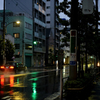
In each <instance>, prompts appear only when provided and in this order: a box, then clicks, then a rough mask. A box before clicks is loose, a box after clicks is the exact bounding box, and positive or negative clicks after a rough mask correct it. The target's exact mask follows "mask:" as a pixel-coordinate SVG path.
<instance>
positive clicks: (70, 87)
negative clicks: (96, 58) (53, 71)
mask: <svg viewBox="0 0 100 100" xmlns="http://www.w3.org/2000/svg"><path fill="white" fill-rule="evenodd" d="M92 80H93V77H91V74H84V77H83V78H82V77H80V78H77V80H69V79H68V80H67V81H66V82H65V84H64V88H63V89H64V97H65V98H66V97H71V95H73V97H79V95H80V96H81V94H83V92H84V91H89V88H91V83H92ZM74 99H75V98H74Z"/></svg>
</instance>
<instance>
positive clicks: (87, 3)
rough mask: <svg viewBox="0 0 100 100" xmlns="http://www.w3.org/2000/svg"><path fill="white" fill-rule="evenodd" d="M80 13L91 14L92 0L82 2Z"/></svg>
mask: <svg viewBox="0 0 100 100" xmlns="http://www.w3.org/2000/svg"><path fill="white" fill-rule="evenodd" d="M82 12H83V14H92V13H93V0H83V6H82Z"/></svg>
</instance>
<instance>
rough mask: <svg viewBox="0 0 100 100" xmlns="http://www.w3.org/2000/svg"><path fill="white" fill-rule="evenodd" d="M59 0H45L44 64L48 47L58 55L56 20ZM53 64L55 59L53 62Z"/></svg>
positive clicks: (57, 25) (57, 24) (58, 41)
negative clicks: (45, 42) (45, 40)
mask: <svg viewBox="0 0 100 100" xmlns="http://www.w3.org/2000/svg"><path fill="white" fill-rule="evenodd" d="M58 5H59V0H47V1H46V35H47V36H46V39H47V44H46V50H47V51H46V64H48V63H50V62H49V61H48V58H49V57H48V54H49V51H50V49H51V50H52V51H53V55H54V56H57V55H58V50H59V44H60V38H59V36H60V35H59V21H58V16H59V15H58V9H57V8H56V6H58ZM53 64H55V61H54V62H53Z"/></svg>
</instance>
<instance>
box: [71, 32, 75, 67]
mask: <svg viewBox="0 0 100 100" xmlns="http://www.w3.org/2000/svg"><path fill="white" fill-rule="evenodd" d="M76 52H77V31H76V30H71V31H70V65H71V66H75V65H76Z"/></svg>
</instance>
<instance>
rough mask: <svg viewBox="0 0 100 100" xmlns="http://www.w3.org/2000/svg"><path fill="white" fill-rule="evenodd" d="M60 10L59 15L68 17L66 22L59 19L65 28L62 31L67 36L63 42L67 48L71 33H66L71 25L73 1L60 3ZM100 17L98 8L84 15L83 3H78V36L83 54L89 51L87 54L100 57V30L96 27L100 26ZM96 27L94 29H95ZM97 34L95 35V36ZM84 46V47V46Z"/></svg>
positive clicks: (66, 0) (67, 0)
mask: <svg viewBox="0 0 100 100" xmlns="http://www.w3.org/2000/svg"><path fill="white" fill-rule="evenodd" d="M57 8H58V10H59V13H60V12H62V13H64V14H65V15H66V18H67V17H68V19H66V20H62V19H61V18H60V17H59V22H60V23H61V25H63V26H64V29H63V30H62V34H63V35H65V37H64V38H63V39H62V40H61V41H62V42H63V43H64V44H63V45H62V46H66V43H67V41H69V39H70V36H69V35H70V33H69V32H68V31H66V30H67V29H68V27H69V26H70V25H71V23H70V20H71V1H69V0H63V2H61V3H60V5H59V6H58V7H57ZM99 15H100V13H98V12H97V11H96V8H95V6H94V9H93V13H92V14H90V15H84V14H83V13H82V2H78V16H77V17H78V29H77V36H78V38H77V39H78V41H77V42H78V43H79V44H80V45H81V46H80V47H81V48H80V50H81V54H83V53H84V52H85V50H86V49H87V53H88V54H90V55H95V56H96V55H97V53H98V55H100V52H99V48H100V43H99V40H100V35H99V34H100V33H98V30H97V29H98V28H96V27H94V26H96V25H97V24H98V25H99V22H98V23H97V20H99V19H100V18H99ZM93 27H94V28H93ZM93 33H95V34H93ZM86 42H87V48H86ZM82 44H84V45H82ZM83 49H84V50H83Z"/></svg>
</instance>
